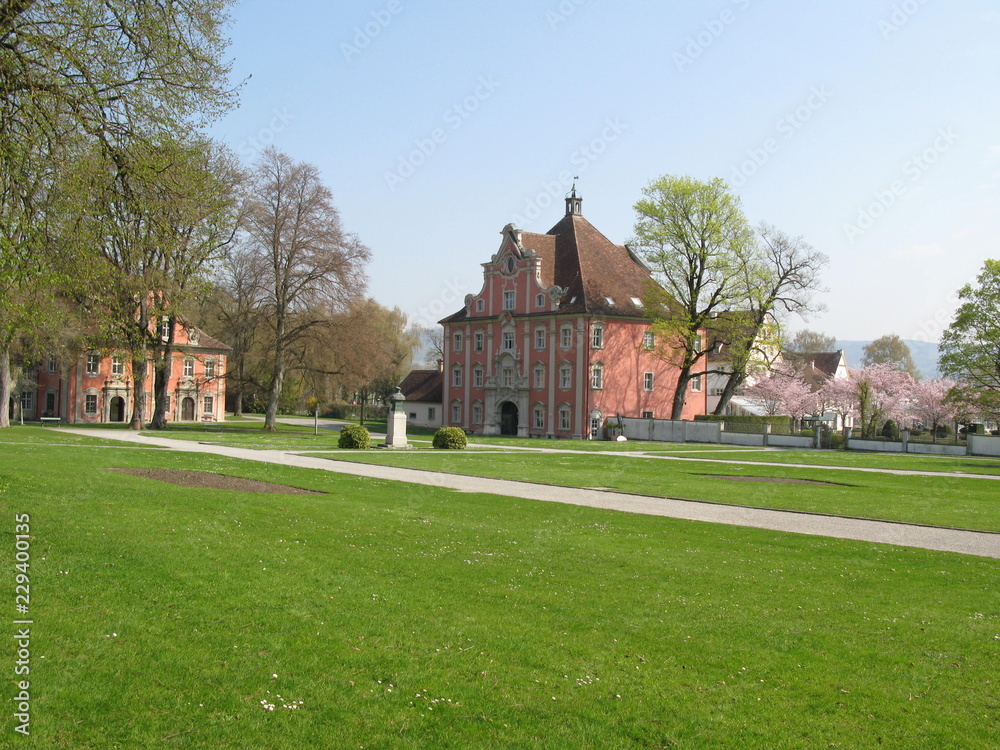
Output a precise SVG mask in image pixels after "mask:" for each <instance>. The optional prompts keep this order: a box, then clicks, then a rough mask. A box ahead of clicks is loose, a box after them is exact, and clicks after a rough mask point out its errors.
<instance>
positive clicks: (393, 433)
mask: <svg viewBox="0 0 1000 750" xmlns="http://www.w3.org/2000/svg"><path fill="white" fill-rule="evenodd" d="M405 400H406V397H405V396H403V393H402V391H400V389H399V388H397V389H396V392H395V393H394V394H392V395H391V396H390V397H389V401H390V406H389V417H388V419H387V420H386V432H385V443H383V444H382V445H380V446H379V447H380V448H409V447H410V444H409V443H407V442H406V408H405V407H404V406H403V402H404V401H405Z"/></svg>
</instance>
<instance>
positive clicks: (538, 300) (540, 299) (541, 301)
mask: <svg viewBox="0 0 1000 750" xmlns="http://www.w3.org/2000/svg"><path fill="white" fill-rule="evenodd" d="M535 307H545V295H544V294H539V295H536V296H535Z"/></svg>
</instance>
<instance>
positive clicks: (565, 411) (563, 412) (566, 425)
mask: <svg viewBox="0 0 1000 750" xmlns="http://www.w3.org/2000/svg"><path fill="white" fill-rule="evenodd" d="M571 426H572V422H571V421H570V415H569V407H568V406H560V407H559V429H560V430H564V431H566V432H569V430H570V428H571Z"/></svg>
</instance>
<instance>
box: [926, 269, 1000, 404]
mask: <svg viewBox="0 0 1000 750" xmlns="http://www.w3.org/2000/svg"><path fill="white" fill-rule="evenodd" d="M958 298H959V300H960V304H959V307H958V310H956V312H955V318H954V320H952V323H951V325H950V326H949V327H948V329H947V330H946V331H945V332H944V334H943V335H942V337H941V343H940V345H939V346H940V352H941V358H940V367H941V371H942V372H944V373H945V374H946V375H950V376H952V377H954V378H956V379H957V380H960V381H963V382H964V383H965V384H966V387H967V388H968V387H972V388H974V389H978V390H979V391H981V392H983V395H984V396H986V399H985V400H986V401H987V402H993V401H994V400H995V398H993V397H995V396H997V395H998V394H1000V261H998V260H987V261H986V263H985V265H984V266H983V270H982V271H981V272H980V273H979V276H978V277H977V278H976V285H975V286H973V285H972V284H967V285H965V286H964V287H962V288H961V289H960V290H959V292H958Z"/></svg>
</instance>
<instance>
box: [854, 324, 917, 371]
mask: <svg viewBox="0 0 1000 750" xmlns="http://www.w3.org/2000/svg"><path fill="white" fill-rule="evenodd" d="M861 362H862V364H864V366H865V367H867V366H868V365H880V364H889V365H893V366H894V367H895V368H896V369H898V370H902V371H903V372H908V373H909V374H910V376H911V377H912V378H913V379H914V380H917V379H919V378H920V372H919V371H918V370H917V366H916V365H915V364H913V357H912V355H911V354H910V347H909V346H907V344H906V342H905V341H903V340H902V339H900V338H899V336H897V335H896V334H890V335H888V336H881V337H879V338H877V339H875V340H874V341H873V342H871V343H870V344H868V345H867V346H865V348H864V355H863V356H862V357H861Z"/></svg>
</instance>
